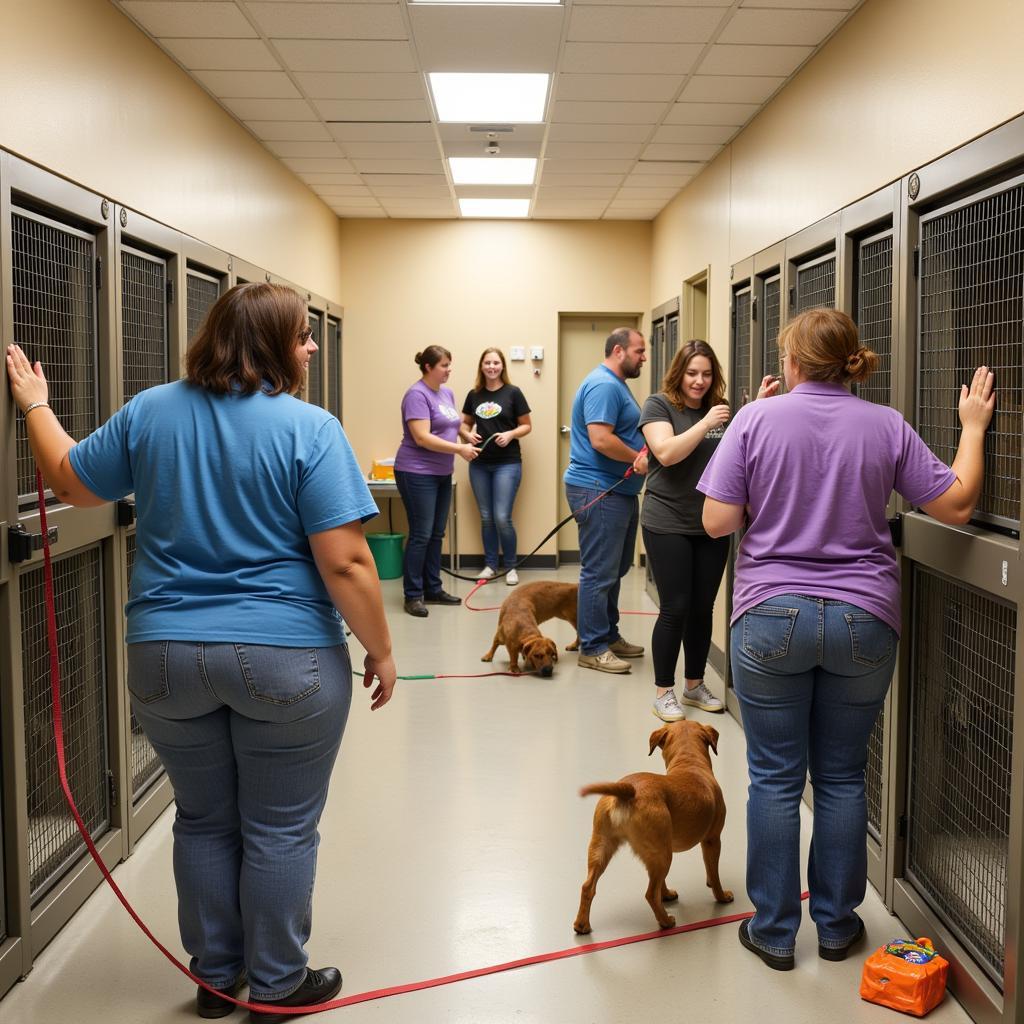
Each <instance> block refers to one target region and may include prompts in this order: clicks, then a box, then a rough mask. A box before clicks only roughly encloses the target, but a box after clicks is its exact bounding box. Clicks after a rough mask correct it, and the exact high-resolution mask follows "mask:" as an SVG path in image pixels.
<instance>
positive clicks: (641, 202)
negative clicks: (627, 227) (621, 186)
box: [609, 194, 665, 210]
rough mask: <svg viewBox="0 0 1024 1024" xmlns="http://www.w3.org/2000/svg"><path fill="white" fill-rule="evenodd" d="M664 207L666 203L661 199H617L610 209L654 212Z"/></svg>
mask: <svg viewBox="0 0 1024 1024" xmlns="http://www.w3.org/2000/svg"><path fill="white" fill-rule="evenodd" d="M620 195H621V194H620ZM664 205H665V203H663V202H662V201H661V200H659V199H622V198H619V197H616V199H615V200H614V201H613V202H612V203H611V204H610V205H609V208H610V209H612V210H630V209H632V210H652V209H656V208H657V209H660V208H661V207H662V206H664Z"/></svg>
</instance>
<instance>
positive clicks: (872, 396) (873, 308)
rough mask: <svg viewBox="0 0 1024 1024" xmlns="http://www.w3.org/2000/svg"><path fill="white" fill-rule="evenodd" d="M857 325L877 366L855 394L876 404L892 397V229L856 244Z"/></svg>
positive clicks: (887, 402) (862, 341)
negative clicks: (876, 359)
mask: <svg viewBox="0 0 1024 1024" xmlns="http://www.w3.org/2000/svg"><path fill="white" fill-rule="evenodd" d="M857 328H858V330H859V332H860V341H861V344H862V345H866V346H867V347H868V348H870V349H871V350H872V351H873V352H875V353H876V354H877V356H878V369H877V370H875V372H874V373H873V374H871V376H870V377H869V378H868V379H867V380H866V381H864V382H863V383H862V384H858V385H857V397H858V398H863V399H864V400H865V401H866V402H875V403H877V404H878V405H889V404H890V402H891V401H892V232H891V231H890V232H887V233H886V234H884V235H882V236H879V237H875V238H866V239H864V240H863V241H861V242H860V243H858V246H857Z"/></svg>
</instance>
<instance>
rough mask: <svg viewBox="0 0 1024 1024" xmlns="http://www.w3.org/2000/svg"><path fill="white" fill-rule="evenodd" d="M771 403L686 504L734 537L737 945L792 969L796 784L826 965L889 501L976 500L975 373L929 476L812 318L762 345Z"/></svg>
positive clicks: (847, 940)
mask: <svg viewBox="0 0 1024 1024" xmlns="http://www.w3.org/2000/svg"><path fill="white" fill-rule="evenodd" d="M779 351H780V353H781V356H782V371H783V375H784V377H785V381H786V388H787V391H788V393H787V394H785V395H781V396H779V397H777V398H773V399H771V400H770V401H766V402H752V403H751V404H750V405H748V406H746V407H744V408H743V409H741V410H740V411H739V413H738V414H737V415H736V417H735V418H734V420H733V424H732V426H731V427H730V429H729V430H727V431H726V433H725V437H724V438H723V439H722V442H721V443H720V445H719V446H718V449H717V451H716V452H715V454H714V456H713V457H712V459H711V462H710V463H709V464H708V467H707V470H706V471H705V473H704V475H703V477H702V478H701V481H700V483H699V484H698V485H697V487H698V490H700V491H702V492H703V493H704V494H705V495H706V496H707V497H706V501H705V503H704V514H703V522H704V528H705V530H706V531H707V532H708V533H709V534H710V535H711V536H712V537H721V536H725V535H726V534H729V533H733V532H734V531H736V530H738V529H739V528H740V527H741V526H742V525H743V524H744V522H745V521H746V522H747V523H748V526H747V531H746V533H745V534H744V536H743V539H742V541H740V546H739V551H738V554H737V558H736V577H735V584H734V587H733V609H732V623H731V637H730V651H731V659H732V661H731V664H732V678H733V685H734V687H735V691H736V696H737V697H738V698H739V702H740V708H741V711H742V714H743V726H744V731H745V732H746V739H747V768H748V772H749V775H750V788H749V790H748V800H747V836H748V848H747V892H748V893H749V895H750V898H751V901H752V902H753V904H754V907H755V913H754V917H753V918H752V919H751V920H750V921H744V922H743V923H742V924H741V926H740V942H741V943H742V944H743V945H744V946H745V947H746V948H747V949H749V950H750V951H751V952H753V953H756V954H757V955H758V956H759V957H760V958H761V959H762V960H763V961H764V962H765V963H766V964H767V965H768V966H769V967H772V968H774V969H775V970H779V971H787V970H790V969H792V967H793V949H794V946H795V943H796V933H797V928H798V927H799V925H800V914H801V910H800V814H799V807H800V799H801V796H802V793H803V789H804V783H805V780H806V778H807V773H808V769H809V770H810V777H811V786H812V787H813V790H814V825H813V835H812V838H811V851H810V858H809V861H808V866H807V878H808V887H809V889H810V913H811V917H812V919H813V920H814V923H815V925H816V926H817V931H818V955H819V956H820V957H821V958H822V959H823V960H842V959H844V958H845V957H846V955H847V953H848V952H849V950H850V948H851V947H852V946H853V945H854V944H855V943H856V942H858V941H859V940H860V939H861V937H862V936H863V934H864V924H863V922H862V921H861V919H860V918H859V917H858V916H857V914H856V913H855V908H856V907H857V906H859V905H860V903H861V902H862V901H863V899H864V892H865V887H866V884H867V853H866V846H865V842H864V835H865V830H866V828H867V807H866V801H865V795H864V768H865V765H866V763H867V747H868V740H869V738H870V735H871V730H872V728H873V727H874V724H875V719H876V718H877V716H878V712H879V710H880V709H881V707H882V702H883V701H884V699H885V694H886V690H887V689H888V687H889V682H890V680H891V678H892V673H893V668H894V666H895V662H896V645H897V642H898V640H899V630H900V596H899V571H898V566H897V561H896V552H895V550H894V548H893V544H892V540H891V537H890V535H889V529H888V525H887V523H886V516H885V509H886V504H887V503H888V500H889V495H890V494H891V492H892V491H893V490H896V491H897V492H899V493H900V494H901V495H903V497H904V498H906V499H907V500H908V501H909V502H910V503H911V504H913V505H915V506H917V507H919V508H922V509H923V510H924V511H925V512H926V513H928V515H930V516H933V517H934V518H935V519H938V520H939V521H940V522H943V523H950V524H952V523H966V522H967V521H968V520H969V519H970V517H971V514H972V513H973V511H974V506H975V505H976V503H977V501H978V497H979V495H980V493H981V484H982V467H983V449H984V441H985V430H986V429H987V427H988V424H989V422H990V421H991V419H992V412H993V409H994V407H995V395H994V393H993V378H992V374H991V373H990V372H989V371H988V369H987V368H986V367H981V368H980V369H978V370H977V371H976V372H975V374H974V378H973V380H972V382H971V384H970V386H968V385H966V384H965V385H963V387H962V388H961V394H960V402H959V414H960V422H961V424H962V427H963V429H962V431H961V435H960V445H959V450H958V451H957V455H956V458H955V459H954V460H953V465H952V468H950V467H948V466H946V465H945V464H944V463H943V462H941V461H940V460H939V459H938V458H937V457H936V456H935V455H934V454H933V453H932V452H931V451H930V450H929V448H928V447H927V446H926V445H925V443H924V442H923V441H922V440H921V438H920V437H919V436H918V435H917V434H916V433H915V432H914V430H913V428H912V427H911V426H910V425H909V424H908V423H907V422H906V420H904V419H903V417H902V416H901V415H900V414H899V413H898V412H896V411H895V410H894V409H890V408H886V407H884V406H878V405H873V404H871V403H869V402H864V401H861V400H860V399H859V398H856V397H854V396H853V395H852V394H851V393H850V391H849V389H848V387H847V385H848V384H850V383H851V382H853V383H855V382H859V381H862V380H864V379H865V378H866V377H867V376H868V375H869V374H870V373H871V372H872V371H873V370H874V369H875V367H876V365H877V363H878V357H877V356H876V355H875V353H874V352H872V351H871V350H870V349H867V348H864V347H862V346H861V345H860V342H859V339H858V337H857V328H856V326H855V325H854V323H853V321H852V320H851V319H850V318H849V317H848V316H847V315H846V314H845V313H840V312H837V311H836V310H831V309H814V310H809V311H808V312H806V313H803V314H801V315H800V316H798V317H796V318H795V319H794V320H792V321H791V322H790V323H789V324H788V325H787V326H786V327H785V328H784V329H783V331H782V334H781V335H780V337H779Z"/></svg>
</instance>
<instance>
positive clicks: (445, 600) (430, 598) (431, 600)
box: [423, 590, 462, 604]
mask: <svg viewBox="0 0 1024 1024" xmlns="http://www.w3.org/2000/svg"><path fill="white" fill-rule="evenodd" d="M423 600H424V601H426V603H427V604H462V598H461V597H456V596H455V595H454V594H449V593H448V591H447V590H439V591H438V592H437V593H436V594H427V595H426V596H425V597H424V598H423Z"/></svg>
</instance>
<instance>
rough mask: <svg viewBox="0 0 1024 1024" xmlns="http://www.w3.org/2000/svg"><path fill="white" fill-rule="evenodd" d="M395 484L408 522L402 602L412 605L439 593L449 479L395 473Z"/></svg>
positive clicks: (448, 499) (423, 474)
mask: <svg viewBox="0 0 1024 1024" xmlns="http://www.w3.org/2000/svg"><path fill="white" fill-rule="evenodd" d="M395 483H396V484H397V485H398V493H399V494H400V495H401V496H402V504H403V505H405V514H406V515H407V516H408V518H409V540H408V543H407V544H406V545H405V557H404V558H403V559H402V572H403V588H404V590H405V599H406V600H407V601H411V600H412V599H413V598H417V597H423V596H424V595H425V594H436V593H438V592H439V591H440V590H441V589H442V588H441V541H442V540H444V525H445V523H446V522H447V521H448V509H449V506H450V505H451V502H452V478H451V475H450V474H445V475H444V476H440V475H437V474H434V473H406V472H404V471H400V470H396V471H395Z"/></svg>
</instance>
